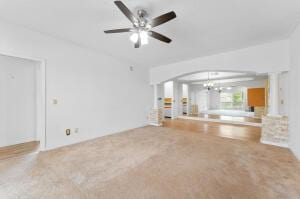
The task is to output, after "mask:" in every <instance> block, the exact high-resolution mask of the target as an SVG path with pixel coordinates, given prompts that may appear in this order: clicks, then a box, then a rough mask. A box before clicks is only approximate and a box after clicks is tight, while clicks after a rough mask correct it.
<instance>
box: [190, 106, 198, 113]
mask: <svg viewBox="0 0 300 199" xmlns="http://www.w3.org/2000/svg"><path fill="white" fill-rule="evenodd" d="M198 114H199V111H198V105H197V104H192V105H191V115H198Z"/></svg>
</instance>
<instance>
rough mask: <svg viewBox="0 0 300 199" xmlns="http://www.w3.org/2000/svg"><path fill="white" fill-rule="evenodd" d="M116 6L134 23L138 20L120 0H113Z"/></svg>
mask: <svg viewBox="0 0 300 199" xmlns="http://www.w3.org/2000/svg"><path fill="white" fill-rule="evenodd" d="M115 4H116V6H117V7H118V8H119V9H120V10H121V12H123V14H124V15H125V16H126V17H127V18H128V19H129V20H130V21H131V22H132V23H133V24H134V23H136V22H137V21H138V20H137V18H136V17H135V16H134V15H133V13H132V12H131V11H130V10H129V9H128V8H127V7H126V6H125V4H124V3H123V2H122V1H115Z"/></svg>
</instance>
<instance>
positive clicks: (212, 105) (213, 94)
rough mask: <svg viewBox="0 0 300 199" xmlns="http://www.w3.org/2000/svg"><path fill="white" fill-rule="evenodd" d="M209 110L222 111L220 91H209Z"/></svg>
mask: <svg viewBox="0 0 300 199" xmlns="http://www.w3.org/2000/svg"><path fill="white" fill-rule="evenodd" d="M209 109H210V110H215V109H220V93H219V92H218V91H215V90H210V91H209Z"/></svg>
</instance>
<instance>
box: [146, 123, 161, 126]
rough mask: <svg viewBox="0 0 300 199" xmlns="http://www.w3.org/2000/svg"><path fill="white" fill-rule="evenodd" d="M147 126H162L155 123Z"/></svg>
mask: <svg viewBox="0 0 300 199" xmlns="http://www.w3.org/2000/svg"><path fill="white" fill-rule="evenodd" d="M149 125H151V126H162V124H161V123H160V124H156V123H149Z"/></svg>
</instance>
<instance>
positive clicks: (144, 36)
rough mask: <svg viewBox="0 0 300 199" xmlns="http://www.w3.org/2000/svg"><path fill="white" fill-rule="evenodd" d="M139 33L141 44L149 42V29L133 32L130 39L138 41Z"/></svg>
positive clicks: (134, 41)
mask: <svg viewBox="0 0 300 199" xmlns="http://www.w3.org/2000/svg"><path fill="white" fill-rule="evenodd" d="M139 35H140V37H141V44H142V45H147V44H148V43H149V41H148V38H149V35H148V33H147V31H140V32H135V33H133V34H132V35H131V36H130V41H132V42H133V43H136V42H138V39H139Z"/></svg>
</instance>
